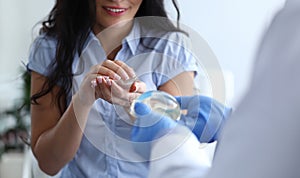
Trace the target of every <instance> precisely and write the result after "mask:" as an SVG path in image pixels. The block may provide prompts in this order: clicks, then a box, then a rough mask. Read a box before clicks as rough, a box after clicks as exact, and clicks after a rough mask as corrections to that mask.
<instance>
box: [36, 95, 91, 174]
mask: <svg viewBox="0 0 300 178" xmlns="http://www.w3.org/2000/svg"><path fill="white" fill-rule="evenodd" d="M90 109H91V106H85V105H82V104H81V103H80V102H78V97H77V95H75V96H74V97H73V99H72V102H71V104H70V106H69V107H68V108H67V110H66V111H65V112H64V114H63V115H62V117H61V118H60V120H59V121H58V122H57V124H56V125H55V126H53V127H52V128H51V129H49V130H47V131H45V132H44V133H42V134H41V135H40V136H39V137H38V139H37V141H36V143H35V145H34V147H33V148H32V149H33V153H34V155H35V156H36V158H37V160H38V163H39V166H40V168H41V169H42V170H43V171H44V172H45V173H47V174H49V175H55V174H56V173H57V172H58V171H59V170H60V169H61V168H62V167H63V166H64V165H65V164H67V163H68V162H69V161H70V160H71V159H72V158H73V157H74V155H75V154H76V151H77V150H78V148H79V145H80V142H81V139H82V135H83V130H84V128H85V125H86V121H87V117H88V113H89V111H90Z"/></svg>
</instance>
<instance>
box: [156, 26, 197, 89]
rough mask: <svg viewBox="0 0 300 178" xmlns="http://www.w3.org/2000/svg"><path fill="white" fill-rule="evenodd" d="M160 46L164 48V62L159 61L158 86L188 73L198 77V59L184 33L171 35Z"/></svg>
mask: <svg viewBox="0 0 300 178" xmlns="http://www.w3.org/2000/svg"><path fill="white" fill-rule="evenodd" d="M158 43H161V44H159V45H158V46H161V47H163V48H162V53H161V54H160V55H161V56H162V57H161V58H162V60H157V62H158V63H159V64H157V65H156V66H157V68H156V70H155V71H156V72H155V73H154V79H155V80H156V85H157V86H160V85H163V84H164V83H166V82H167V81H169V80H170V79H172V78H174V77H175V76H177V75H178V74H180V73H182V72H186V71H190V72H194V73H195V75H197V69H198V67H197V63H196V57H195V55H194V54H193V53H192V50H191V45H190V43H189V38H188V37H186V36H185V35H184V34H183V33H174V32H172V33H170V34H168V35H167V37H166V38H165V39H163V40H160V41H159V42H158Z"/></svg>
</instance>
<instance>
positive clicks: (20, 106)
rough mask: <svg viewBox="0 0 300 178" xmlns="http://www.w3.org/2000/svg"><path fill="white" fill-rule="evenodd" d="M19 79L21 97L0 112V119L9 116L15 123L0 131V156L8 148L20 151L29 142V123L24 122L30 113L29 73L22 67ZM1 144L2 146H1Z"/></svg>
mask: <svg viewBox="0 0 300 178" xmlns="http://www.w3.org/2000/svg"><path fill="white" fill-rule="evenodd" d="M21 79H22V88H21V89H22V97H21V98H20V99H18V100H16V103H15V104H14V106H13V107H12V108H10V109H7V110H5V111H3V112H1V113H0V119H3V118H7V117H9V116H10V117H12V118H13V119H14V120H15V125H14V126H13V127H12V128H7V129H6V130H4V133H2V134H1V133H0V156H1V152H2V153H3V152H6V151H9V150H18V151H22V150H23V149H24V147H25V145H26V144H29V143H28V141H27V139H28V138H29V134H28V130H29V123H28V122H27V123H26V118H28V116H29V114H30V73H29V72H28V71H27V70H24V69H22V75H21ZM1 142H2V143H1ZM1 145H2V147H3V148H1ZM1 149H2V151H1Z"/></svg>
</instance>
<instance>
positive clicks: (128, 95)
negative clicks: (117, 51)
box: [91, 60, 146, 107]
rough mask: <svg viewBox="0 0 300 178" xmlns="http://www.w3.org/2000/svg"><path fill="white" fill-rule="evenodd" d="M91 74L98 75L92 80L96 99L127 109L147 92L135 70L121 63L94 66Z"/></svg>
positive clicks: (108, 62) (104, 63)
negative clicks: (133, 101)
mask: <svg viewBox="0 0 300 178" xmlns="http://www.w3.org/2000/svg"><path fill="white" fill-rule="evenodd" d="M91 74H96V76H94V78H93V79H92V80H91V85H92V88H94V89H95V91H94V94H95V99H97V98H102V99H104V100H106V101H108V102H110V103H114V104H118V105H122V106H126V107H127V106H129V105H130V103H131V102H132V100H134V99H135V98H137V97H138V96H139V95H140V94H141V93H143V92H145V91H146V84H145V83H143V82H141V81H138V80H137V77H136V74H135V72H134V71H133V69H132V68H131V67H129V66H128V65H127V64H125V63H124V62H121V61H111V60H106V61H104V62H103V63H102V64H101V65H95V66H93V67H92V69H91Z"/></svg>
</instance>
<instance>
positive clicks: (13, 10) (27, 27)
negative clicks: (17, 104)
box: [0, 0, 54, 110]
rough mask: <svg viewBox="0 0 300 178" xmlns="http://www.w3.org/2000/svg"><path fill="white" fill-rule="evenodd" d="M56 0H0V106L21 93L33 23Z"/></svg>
mask: <svg viewBox="0 0 300 178" xmlns="http://www.w3.org/2000/svg"><path fill="white" fill-rule="evenodd" d="M53 3H54V0H26V1H22V0H8V1H7V0H0V110H2V109H3V108H6V107H9V106H10V105H12V104H13V101H14V99H15V98H18V97H19V96H20V90H19V88H20V87H21V86H20V80H18V76H19V74H20V68H21V66H22V63H21V61H25V62H26V61H27V56H28V50H29V45H30V43H31V41H32V32H33V31H32V28H33V26H34V25H35V24H36V23H37V22H38V21H40V20H41V19H42V18H44V17H45V16H46V14H47V13H48V11H50V9H51V7H52V6H53Z"/></svg>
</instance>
